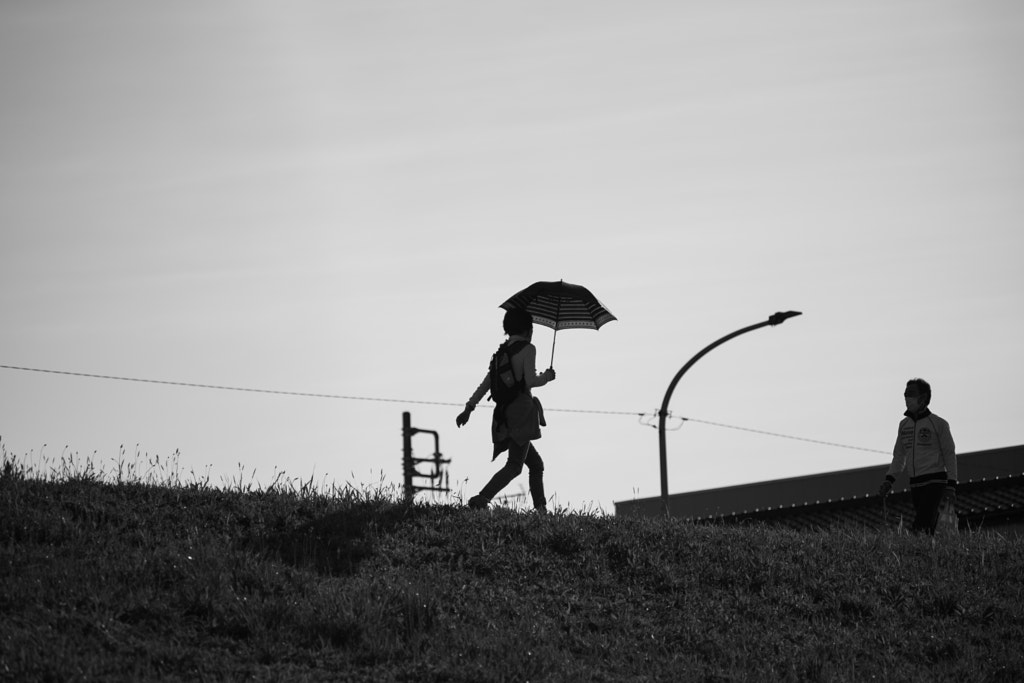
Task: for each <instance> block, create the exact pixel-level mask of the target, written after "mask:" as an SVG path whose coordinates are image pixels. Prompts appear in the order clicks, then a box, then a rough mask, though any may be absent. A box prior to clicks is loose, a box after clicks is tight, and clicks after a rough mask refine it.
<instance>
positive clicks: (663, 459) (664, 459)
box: [658, 311, 801, 517]
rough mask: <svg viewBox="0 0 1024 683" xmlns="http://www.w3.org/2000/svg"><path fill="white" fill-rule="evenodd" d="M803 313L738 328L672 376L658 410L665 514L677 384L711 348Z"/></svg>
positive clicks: (777, 317)
mask: <svg viewBox="0 0 1024 683" xmlns="http://www.w3.org/2000/svg"><path fill="white" fill-rule="evenodd" d="M798 315H801V313H800V311H786V312H785V313H782V312H779V313H776V314H774V315H772V316H770V317H769V318H768V320H765V321H764V322H760V323H757V324H756V325H751V326H750V327H744V328H743V329H742V330H736V331H735V332H733V333H732V334H727V335H725V336H724V337H722V338H721V339H719V340H718V341H716V342H714V343H712V344H708V345H707V346H706V347H704V350H703V351H701V352H700V353H698V354H697V355H696V356H694V357H693V358H691V359H690V360H689V361H688V362H687V363H686V365H684V366H683V368H682V370H680V371H679V372H677V373H676V376H675V377H673V378H672V382H671V383H670V384H669V385H668V391H666V392H665V400H663V401H662V402H661V410H660V411H658V449H659V454H660V457H661V507H662V510H663V511H664V513H665V516H666V517H668V516H669V512H668V462H667V457H666V448H665V418H666V417H668V402H669V399H670V398H672V392H673V391H675V388H676V385H677V384H679V380H680V379H682V378H683V375H685V374H686V371H687V370H689V369H690V368H691V367H692V366H693V364H694V363H696V362H697V361H699V360H700V359H701V358H703V357H704V355H705V354H706V353H707V352H708V351H710V350H711V349H713V348H715V347H716V346H719V345H721V344H724V343H725V342H727V341H729V340H730V339H732V338H734V337H738V336H740V335H741V334H745V333H747V332H750V331H751V330H756V329H758V328H759V327H765V326H767V325H781V324H782V323H783V322H785V321H786V320H787V319H789V318H793V317H795V316H798Z"/></svg>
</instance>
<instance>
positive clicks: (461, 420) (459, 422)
mask: <svg viewBox="0 0 1024 683" xmlns="http://www.w3.org/2000/svg"><path fill="white" fill-rule="evenodd" d="M472 412H473V409H472V408H466V409H465V410H463V411H462V412H461V413H459V416H458V417H456V418H455V426H456V427H462V426H463V425H464V424H466V423H467V422H469V416H470V414H471V413H472Z"/></svg>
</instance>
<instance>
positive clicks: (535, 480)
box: [455, 308, 555, 514]
mask: <svg viewBox="0 0 1024 683" xmlns="http://www.w3.org/2000/svg"><path fill="white" fill-rule="evenodd" d="M502 326H503V327H504V329H505V333H506V334H507V335H508V339H507V340H506V341H505V342H504V343H502V345H501V346H499V347H498V350H497V351H496V352H495V354H494V356H493V357H492V358H491V363H490V367H489V368H488V371H487V375H486V376H484V379H483V381H482V382H480V386H478V387H477V389H476V391H474V392H473V395H472V396H470V398H469V401H467V402H466V409H465V410H463V411H462V412H461V413H460V414H459V415H458V417H456V418H455V424H456V426H458V427H462V426H463V425H465V424H466V423H467V422H469V417H470V415H471V414H472V412H473V409H474V408H476V405H477V404H478V403H479V402H480V400H481V399H482V398H483V397H484V394H486V393H487V392H488V391H490V392H491V398H492V399H493V400H494V402H495V408H494V415H493V417H492V419H491V440H492V441H493V442H494V455H493V457H492V458H491V459H492V460H494V459H496V458H497V457H498V456H499V455H500V454H501V453H503V452H505V451H508V459H507V461H506V462H505V466H504V467H502V468H501V469H500V470H498V471H497V472H496V473H495V475H494V476H493V477H491V480H490V481H489V482H487V485H486V486H484V487H483V489H481V490H480V493H479V494H477V495H475V496H473V497H472V498H470V499H469V507H471V508H473V509H478V510H482V509H486V508H487V506H488V504H489V503H490V502H491V500H492V499H493V498H494V496H496V495H497V494H498V492H499V491H501V490H502V489H503V488H505V487H506V486H508V484H509V483H510V482H511V481H512V480H513V479H515V478H516V477H518V476H519V475H520V474H521V473H522V471H523V466H524V465H525V466H526V467H527V468H528V469H529V471H530V475H529V479H530V496H531V497H532V498H533V507H534V509H535V510H536V511H537V512H539V513H541V514H544V513H546V512H547V498H546V497H545V495H544V461H543V460H542V459H541V457H540V453H538V452H537V449H536V448H535V447H534V445H533V441H535V440H537V439H539V438H540V436H541V434H540V428H541V425H544V424H545V422H544V415H543V411H542V409H541V407H540V402H539V401H537V400H536V399H535V398H534V397H533V394H532V389H534V388H536V387H542V386H544V385H545V384H547V383H548V382H551V381H552V380H554V379H555V371H554V369H553V368H548V369H547V370H545V371H544V372H541V373H538V372H537V371H536V362H537V349H536V347H535V346H534V345H533V344H532V343H531V340H532V338H533V317H532V316H531V315H530V313H529V312H527V311H526V310H525V309H522V308H511V309H510V310H508V311H507V312H506V313H505V317H504V320H503V323H502Z"/></svg>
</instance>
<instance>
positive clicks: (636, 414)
mask: <svg viewBox="0 0 1024 683" xmlns="http://www.w3.org/2000/svg"><path fill="white" fill-rule="evenodd" d="M0 369H4V370H18V371H22V372H37V373H43V374H50V375H65V376H70V377H85V378H89V379H106V380H111V381H117V382H136V383H141V384H158V385H164V386H176V387H186V388H192V389H215V390H219V391H239V392H247V393H254V394H273V395H278V396H296V397H303V398H324V399H337V400H345V401H367V402H377V403H400V404H410V405H430V406H451V407H462V406H464V405H465V404H463V403H453V402H450V401H424V400H417V399H400V398H382V397H376V396H353V395H346V394H327V393H317V392H308V391H286V390H281V389H259V388H253V387H236V386H227V385H221V384H204V383H199V382H181V381H174V380H163V379H149V378H143V377H124V376H120V375H101V374H96V373H90V372H74V371H71V370H52V369H46V368H29V367H24V366H19V365H0ZM544 410H545V412H561V413H579V414H588V415H628V416H631V417H639V419H640V424H642V425H644V426H648V427H655V425H654V424H653V423H652V422H651V421H646V422H645V421H644V420H645V418H648V417H652V419H653V418H656V417H657V416H658V413H657V412H656V411H655V412H654V413H653V415H652V413H650V412H648V411H636V410H632V411H628V410H594V409H588V408H548V407H545V408H544ZM666 418H667V419H673V420H681V422H680V424H679V426H678V427H673V428H672V429H671V431H675V430H678V429H680V428H682V425H683V424H685V423H686V422H697V423H699V424H706V425H710V426H713V427H721V428H724V429H733V430H738V431H743V432H751V433H754V434H761V435H764V436H773V437H777V438H781V439H791V440H793V441H803V442H807V443H815V444H819V445H823V446H832V447H835V448H845V449H849V450H855V451H864V452H868V453H883V454H887V453H886V451H881V450H878V449H873V448H863V447H860V446H850V445H846V444H840V443H835V442H832V441H820V440H818V439H808V438H805V437H801V436H793V435H790V434H780V433H778V432H769V431H765V430H762V429H752V428H750V427H739V426H737V425H730V424H725V423H722V422H712V421H710V420H701V419H698V418H695V417H682V416H673V415H672V414H671V413H669V414H667V415H666Z"/></svg>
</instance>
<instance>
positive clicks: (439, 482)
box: [402, 413, 451, 503]
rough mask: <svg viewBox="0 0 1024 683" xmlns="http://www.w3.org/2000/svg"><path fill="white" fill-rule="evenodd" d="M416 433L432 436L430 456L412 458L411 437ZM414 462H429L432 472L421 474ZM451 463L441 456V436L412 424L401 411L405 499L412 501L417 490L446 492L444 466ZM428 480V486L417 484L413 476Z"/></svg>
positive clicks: (431, 430)
mask: <svg viewBox="0 0 1024 683" xmlns="http://www.w3.org/2000/svg"><path fill="white" fill-rule="evenodd" d="M416 434H430V435H431V436H433V437H434V455H433V456H432V457H430V458H414V457H413V455H412V437H413V436H415V435H416ZM416 463H430V464H432V465H433V466H434V469H433V471H432V472H429V473H427V474H422V473H420V472H419V471H417V470H416ZM450 463H451V459H450V458H444V457H442V456H441V437H440V435H439V434H438V433H437V432H436V431H434V430H433V429H420V428H418V427H413V426H412V416H411V415H410V414H409V413H402V474H403V477H404V480H405V500H406V502H410V503H411V502H412V500H413V498H415V497H416V492H417V491H435V492H438V493H447V492H449V491H450V489H449V488H448V470H447V469H446V468H445V467H444V466H445V465H448V464H450ZM417 477H419V478H421V479H428V480H430V484H431V485H430V486H418V485H417V484H416V482H415V481H414V479H415V478H417Z"/></svg>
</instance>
